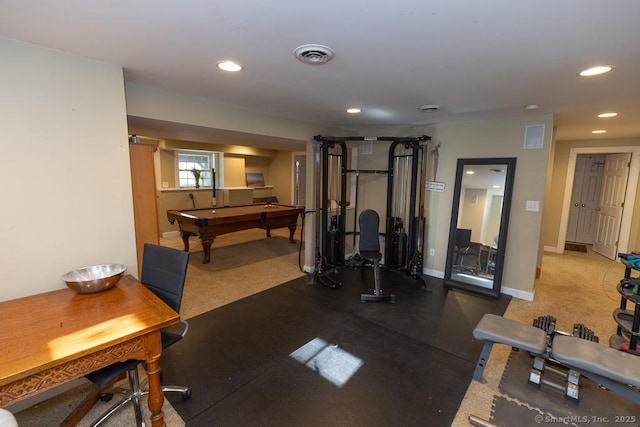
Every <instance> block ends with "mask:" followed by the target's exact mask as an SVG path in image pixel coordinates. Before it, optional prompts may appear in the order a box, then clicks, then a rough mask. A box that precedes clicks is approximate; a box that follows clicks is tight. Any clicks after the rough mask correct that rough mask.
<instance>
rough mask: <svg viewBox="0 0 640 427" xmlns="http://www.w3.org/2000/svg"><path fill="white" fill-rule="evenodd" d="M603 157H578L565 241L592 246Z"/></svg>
mask: <svg viewBox="0 0 640 427" xmlns="http://www.w3.org/2000/svg"><path fill="white" fill-rule="evenodd" d="M604 164H605V157H604V156H603V155H599V156H578V158H577V159H576V171H575V177H574V181H573V191H572V193H571V208H570V210H569V223H568V226H567V241H570V242H578V243H586V244H592V243H593V242H594V238H595V229H596V227H595V225H596V217H597V216H596V212H597V210H596V209H597V208H598V205H599V203H600V191H601V189H602V176H603V171H604Z"/></svg>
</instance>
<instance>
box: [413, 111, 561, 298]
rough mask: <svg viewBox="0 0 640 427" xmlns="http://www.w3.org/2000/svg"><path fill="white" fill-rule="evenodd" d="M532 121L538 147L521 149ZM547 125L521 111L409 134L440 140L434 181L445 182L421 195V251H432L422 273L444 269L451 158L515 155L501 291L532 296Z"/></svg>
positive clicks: (549, 129) (546, 118)
mask: <svg viewBox="0 0 640 427" xmlns="http://www.w3.org/2000/svg"><path fill="white" fill-rule="evenodd" d="M533 124H544V125H545V135H544V147H543V148H542V149H524V148H523V145H524V131H525V126H526V125H533ZM552 129H553V118H552V116H550V115H536V116H529V115H526V116H521V117H515V118H510V119H502V120H492V121H470V122H466V123H459V124H448V125H439V126H434V127H432V128H430V129H418V131H417V132H416V131H415V130H414V131H413V132H411V133H409V134H411V135H416V134H423V133H426V134H428V135H431V136H432V141H431V143H430V146H431V147H435V146H436V145H438V144H440V149H439V164H438V168H437V177H436V178H435V180H436V181H441V182H444V183H445V186H446V187H445V191H444V193H436V192H428V193H427V207H426V219H427V224H428V225H427V231H426V237H425V241H426V250H425V252H426V253H427V254H428V249H429V248H433V249H434V250H435V256H433V257H431V256H428V255H427V256H426V257H425V267H426V269H427V271H428V272H430V273H431V274H434V275H441V274H443V272H444V267H445V262H446V252H447V242H448V234H449V223H450V218H451V208H452V201H453V187H454V184H455V172H456V162H457V159H458V158H474V157H477V158H486V157H516V158H517V164H516V174H515V181H514V191H513V197H512V202H511V218H510V221H509V230H508V237H507V245H506V256H505V268H504V275H503V283H502V288H503V292H505V293H509V294H511V295H515V296H518V297H520V298H526V299H531V298H532V297H533V284H534V278H535V272H536V264H537V260H538V253H539V252H540V251H541V250H542V249H541V247H540V244H539V241H540V239H539V236H540V232H541V227H542V209H543V208H544V206H543V203H542V202H543V200H544V195H545V181H546V170H547V163H548V158H549V152H550V143H551V134H552ZM432 161H433V156H432V157H431V162H432ZM431 164H432V163H431ZM431 171H433V167H431ZM527 200H538V201H540V204H541V211H540V212H529V211H525V209H524V208H525V203H526V201H527Z"/></svg>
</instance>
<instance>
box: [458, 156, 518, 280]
mask: <svg viewBox="0 0 640 427" xmlns="http://www.w3.org/2000/svg"><path fill="white" fill-rule="evenodd" d="M505 180H506V166H505V165H497V164H495V165H465V166H464V169H463V173H462V184H461V186H460V203H459V206H458V223H457V226H456V235H455V242H454V248H453V251H454V254H453V265H452V267H451V278H452V279H453V280H458V281H461V282H467V283H471V284H474V285H477V286H481V287H484V288H493V279H494V274H495V267H496V254H497V249H498V239H499V234H500V216H501V214H502V205H503V202H504V184H505Z"/></svg>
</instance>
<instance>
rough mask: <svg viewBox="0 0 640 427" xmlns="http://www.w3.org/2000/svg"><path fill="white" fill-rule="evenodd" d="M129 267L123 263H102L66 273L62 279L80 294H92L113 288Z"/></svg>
mask: <svg viewBox="0 0 640 427" xmlns="http://www.w3.org/2000/svg"><path fill="white" fill-rule="evenodd" d="M126 269H127V267H126V266H124V265H122V264H102V265H93V266H91V267H84V268H79V269H78V270H73V271H70V272H68V273H65V274H64V275H63V276H62V280H64V282H65V283H66V284H67V286H68V287H70V288H71V289H73V290H74V291H76V292H77V293H79V294H92V293H95V292H102V291H106V290H107V289H111V288H113V287H114V286H115V285H116V283H118V281H119V280H120V278H121V277H122V273H124V271H125V270H126Z"/></svg>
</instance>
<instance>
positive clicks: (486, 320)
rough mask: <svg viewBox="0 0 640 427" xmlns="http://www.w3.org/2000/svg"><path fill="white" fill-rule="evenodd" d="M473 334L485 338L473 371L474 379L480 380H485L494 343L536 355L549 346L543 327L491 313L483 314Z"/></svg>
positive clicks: (475, 336) (477, 337) (542, 352)
mask: <svg viewBox="0 0 640 427" xmlns="http://www.w3.org/2000/svg"><path fill="white" fill-rule="evenodd" d="M473 336H474V338H476V339H479V340H484V346H483V347H482V352H481V353H480V357H479V358H478V363H477V364H476V369H475V371H474V372H473V379H474V380H476V381H478V382H485V381H484V380H483V379H482V373H483V372H484V368H485V366H486V364H487V360H488V359H489V355H490V354H491V349H492V348H493V344H506V345H510V346H511V347H512V348H514V349H522V350H525V351H528V352H529V353H532V354H535V355H541V354H544V353H545V350H546V348H547V334H546V332H545V331H543V330H542V329H539V328H536V327H535V326H529V325H525V324H524V323H520V322H517V321H515V320H511V319H506V318H504V317H502V316H497V315H495V314H489V313H487V314H485V315H484V316H482V319H480V322H478V324H477V325H476V328H475V329H474V330H473Z"/></svg>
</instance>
